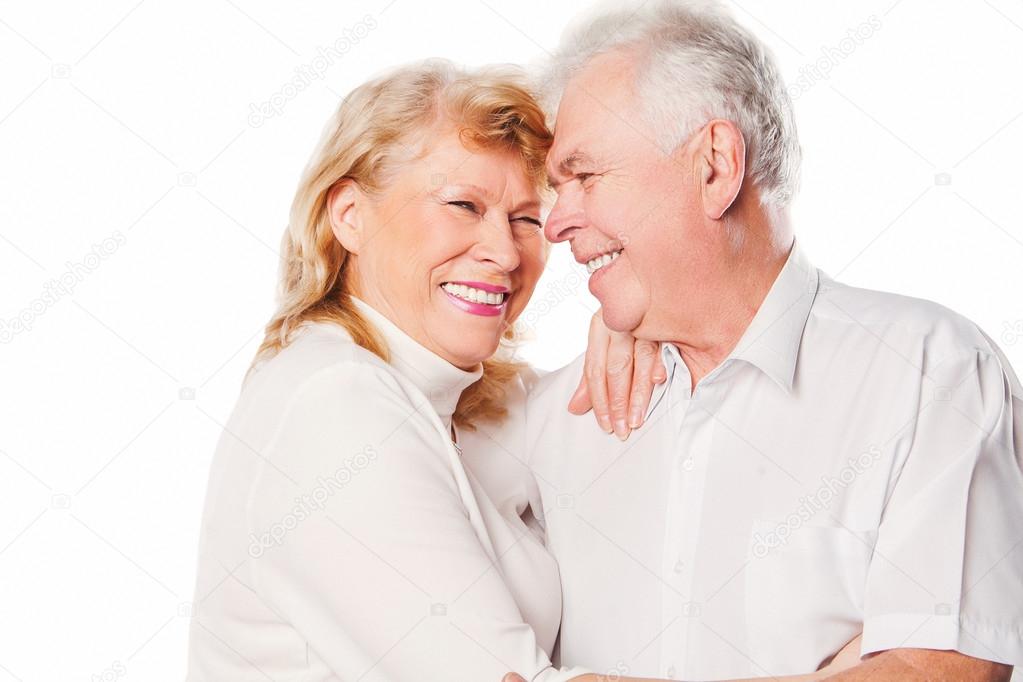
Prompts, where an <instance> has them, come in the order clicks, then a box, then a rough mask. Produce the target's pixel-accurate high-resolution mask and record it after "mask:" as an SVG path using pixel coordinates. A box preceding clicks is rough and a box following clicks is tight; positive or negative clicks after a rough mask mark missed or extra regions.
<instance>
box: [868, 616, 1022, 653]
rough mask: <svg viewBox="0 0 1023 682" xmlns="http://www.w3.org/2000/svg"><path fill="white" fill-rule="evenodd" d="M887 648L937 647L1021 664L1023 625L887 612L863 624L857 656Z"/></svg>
mask: <svg viewBox="0 0 1023 682" xmlns="http://www.w3.org/2000/svg"><path fill="white" fill-rule="evenodd" d="M888 649H940V650H951V651H958V652H959V653H961V654H966V655H967V656H972V657H973V658H979V659H982V660H985V661H994V662H996V663H1005V664H1008V665H1016V666H1023V628H1021V627H1020V626H1017V625H1012V624H1005V626H1004V627H992V626H991V625H990V624H984V623H978V622H976V621H973V620H970V619H968V618H960V617H958V616H956V615H934V614H926V613H889V614H885V615H883V616H875V617H873V618H868V619H867V620H866V621H865V622H864V624H863V644H862V646H861V649H860V655H861V656H865V655H866V654H870V653H874V652H878V651H886V650H888Z"/></svg>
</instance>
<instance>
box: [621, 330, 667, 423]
mask: <svg viewBox="0 0 1023 682" xmlns="http://www.w3.org/2000/svg"><path fill="white" fill-rule="evenodd" d="M657 350H658V345H657V344H656V343H654V342H652V341H636V342H635V347H634V349H633V352H632V356H633V358H634V360H633V370H632V394H631V396H630V397H629V428H633V429H638V428H639V427H640V426H642V425H643V418H644V417H645V415H646V410H647V407H649V406H650V397H651V396H652V395H653V393H654V384H656V383H661V382H659V381H657V374H658V373H657V367H658V366H660V367H661V370H662V371H661V372H660V374H664V372H663V369H664V364H663V363H662V362H661V358H660V353H658V352H657Z"/></svg>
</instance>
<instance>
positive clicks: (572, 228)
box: [545, 53, 706, 340]
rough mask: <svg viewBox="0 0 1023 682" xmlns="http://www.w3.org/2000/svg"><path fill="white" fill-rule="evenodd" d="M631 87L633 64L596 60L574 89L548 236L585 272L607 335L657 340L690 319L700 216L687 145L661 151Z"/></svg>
mask: <svg viewBox="0 0 1023 682" xmlns="http://www.w3.org/2000/svg"><path fill="white" fill-rule="evenodd" d="M633 82H634V79H633V69H632V65H631V58H630V57H628V56H626V55H622V54H620V53H609V54H606V55H602V56H600V57H597V58H595V59H593V60H592V61H591V62H590V63H589V64H588V65H587V66H586V67H585V69H584V70H583V71H582V72H580V73H579V74H578V75H576V76H575V77H574V78H573V79H572V80H571V81H570V82H569V84H568V87H567V88H566V89H565V92H564V95H563V97H562V100H561V104H560V107H559V109H558V115H557V121H556V124H555V138H554V146H553V147H552V149H551V152H550V154H549V155H548V159H547V167H548V170H549V173H550V177H551V184H552V185H553V186H554V187H555V189H556V190H557V192H558V199H557V202H556V203H555V205H554V207H553V208H552V209H551V213H550V215H549V216H548V219H547V223H546V228H545V234H546V236H547V239H549V240H550V241H552V242H559V241H566V240H567V241H568V242H569V243H570V244H571V247H572V254H573V255H574V256H575V259H576V260H577V261H579V262H580V263H583V264H589V265H588V267H587V269H588V271H590V272H592V274H591V275H590V280H589V289H590V292H591V293H592V294H593V295H594V296H595V297H596V298H597V299H598V300H599V301H600V303H601V305H602V306H603V315H604V322H605V324H607V325H608V327H610V328H611V329H615V330H619V331H631V332H632V333H633V334H634V335H636V336H637V337H639V338H649V339H654V340H657V339H658V335H663V334H670V333H671V332H670V330H671V329H672V328H673V327H677V325H678V321H679V320H680V319H681V320H685V319H687V318H688V315H686V314H682V315H679V313H680V312H683V311H684V310H685V309H686V308H687V307H690V306H689V302H688V301H689V297H691V296H694V295H697V294H698V292H699V289H700V281H701V272H702V268H705V267H706V265H705V264H703V265H701V263H705V259H701V254H702V253H703V252H705V251H706V248H705V244H704V239H703V238H702V233H703V212H702V208H701V203H700V193H699V183H695V182H693V181H692V175H693V168H695V167H696V166H695V162H694V161H693V159H692V155H691V154H689V153H687V152H686V148H685V145H684V146H683V147H682V148H681V149H680V150H677V151H676V152H674V153H666V152H665V151H662V149H661V148H660V146H659V143H660V140H658V135H659V134H662V133H660V131H656V130H652V129H651V126H649V125H648V124H647V123H645V122H644V121H643V120H641V116H640V102H639V100H638V97H637V95H636V94H635V93H634V91H633V85H632V84H633ZM594 259H599V260H596V261H595V260H594ZM610 259H613V260H610ZM598 264H600V265H599V267H598V268H597V269H595V270H594V267H595V266H597V265H598ZM669 338H670V337H669Z"/></svg>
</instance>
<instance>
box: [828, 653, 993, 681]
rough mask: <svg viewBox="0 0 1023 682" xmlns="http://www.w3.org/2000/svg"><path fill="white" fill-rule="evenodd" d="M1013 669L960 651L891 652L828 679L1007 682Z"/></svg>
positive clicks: (870, 658) (874, 657) (872, 657)
mask: <svg viewBox="0 0 1023 682" xmlns="http://www.w3.org/2000/svg"><path fill="white" fill-rule="evenodd" d="M1010 677H1012V666H1011V665H1005V664H1002V663H993V662H991V661H985V660H982V659H979V658H973V657H972V656H967V655H966V654H961V653H959V652H958V651H935V650H933V649H890V650H888V651H883V652H881V653H879V654H876V655H873V656H869V657H868V658H867V659H866V660H864V661H863V662H862V663H860V664H859V665H857V666H854V667H852V668H849V669H848V670H846V671H844V672H840V673H838V674H836V675H831V676H829V677H826V678H825V679H827V680H834V681H835V682H861V681H863V682H866V680H871V681H872V682H888V681H889V680H891V681H892V682H896V681H897V682H925V681H930V680H962V681H963V682H1007V681H1008V680H1009V678H1010Z"/></svg>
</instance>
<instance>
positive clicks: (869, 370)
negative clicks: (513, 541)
mask: <svg viewBox="0 0 1023 682" xmlns="http://www.w3.org/2000/svg"><path fill="white" fill-rule="evenodd" d="M661 352H662V357H663V359H664V361H665V363H666V367H667V368H668V374H669V379H668V381H667V382H666V383H665V384H664V385H662V386H661V387H658V388H657V390H655V393H654V396H653V399H652V402H651V407H650V409H649V411H648V416H647V421H646V423H645V425H644V426H643V427H642V428H641V429H640V430H638V431H636V432H634V433H633V434H632V436H631V437H630V438H629V439H628V441H626V442H624V443H621V442H619V441H618V440H617V439H615V438H613V437H612V436H608V435H607V434H605V433H603V432H602V431H600V429H599V428H598V427H597V426H596V423H595V420H594V419H593V417H592V416H591V415H589V414H587V415H584V416H580V417H575V416H572V415H570V414H568V413H567V412H566V410H565V406H566V404H567V403H568V400H569V397H570V396H571V394H572V392H573V391H574V389H575V387H576V384H577V382H578V380H579V377H580V375H581V371H582V358H579V359H577V360H576V361H575V362H573V363H572V364H571V365H569V366H568V367H565V368H563V369H561V370H559V371H557V372H554V373H551V374H548V375H546V376H545V377H543V378H542V379H541V380H540V381H539V382H538V383H536V384H535V386H534V387H533V388H532V390H531V392H530V394H529V398H528V401H527V409H526V426H527V428H526V443H525V444H524V450H523V451H522V452H521V453H514V454H516V456H518V455H520V454H521V455H522V456H523V457H524V458H527V459H528V462H529V465H530V467H531V468H532V470H533V472H534V474H535V476H536V479H537V482H538V485H539V488H540V491H541V496H542V507H543V508H542V510H535V511H534V513H535V514H536V515H537V516H538V517H541V518H542V520H543V521H544V523H545V525H546V531H547V544H548V548H549V549H550V551H551V552H552V553H553V554H554V556H555V557H556V558H557V560H558V563H559V565H560V571H561V583H562V589H563V617H562V625H561V634H560V657H561V664H563V665H585V666H587V667H588V668H590V669H593V670H596V671H599V672H603V673H609V674H614V673H615V672H618V673H621V674H623V675H633V676H645V677H668V678H676V679H722V678H736V677H745V676H760V675H767V674H771V675H782V674H789V673H803V672H808V671H811V670H814V669H816V668H817V667H818V665H819V664H821V662H822V661H824V660H825V659H826V658H827V657H828V656H830V655H831V654H833V653H834V652H835V651H837V650H838V649H840V648H841V647H842V646H843V645H844V644H845V643H846V642H847V641H849V640H850V639H852V638H853V637H854V636H856V635H857V634H858V633H859V632H860V631H861V630H862V632H863V649H862V651H863V653H864V654H866V653H869V652H873V651H880V650H884V649H890V648H897V647H924V648H933V649H955V650H958V651H961V652H963V653H966V654H969V655H971V656H976V657H979V658H984V659H988V660H995V661H1002V662H1008V663H1013V664H1016V665H1023V473H1021V469H1023V459H1021V458H1023V455H1021V453H1023V416H1021V415H1023V404H1021V396H1023V392H1021V389H1020V385H1019V382H1018V380H1017V379H1016V377H1015V375H1014V374H1013V372H1012V369H1011V368H1010V366H1009V364H1008V362H1007V361H1006V359H1005V357H1004V356H1003V355H1002V353H1001V352H1000V350H999V349H998V348H997V347H996V346H995V344H994V343H993V342H992V341H991V340H990V339H989V338H988V337H986V336H985V335H984V334H983V333H982V332H981V331H980V330H979V329H978V328H977V327H976V325H974V324H973V323H971V322H969V321H968V320H966V319H964V318H962V317H961V316H959V315H957V314H955V313H953V312H951V311H949V310H947V309H945V308H942V307H941V306H938V305H936V304H934V303H930V302H927V301H922V300H917V299H911V298H906V297H902V296H897V295H894V294H889V293H882V292H876V291H868V290H864V289H858V288H853V287H849V286H845V285H842V284H839V283H837V282H835V281H833V280H831V279H830V278H828V277H827V276H826V275H824V274H823V273H821V272H820V271H818V270H817V269H816V268H815V267H813V266H812V265H811V264H810V263H809V262H808V261H807V259H806V258H805V256H804V255H803V254H802V253H801V252H800V251H799V249H798V246H797V247H794V249H793V251H792V254H791V255H790V257H789V259H788V261H787V263H786V265H785V267H784V268H783V270H782V271H781V273H780V274H779V276H778V278H777V279H776V281H775V283H774V285H773V287H772V288H771V290H770V292H769V294H768V295H767V297H766V299H765V300H764V302H763V304H762V305H761V307H760V309H759V311H758V312H757V314H756V316H755V318H754V319H753V321H752V323H751V324H750V326H749V328H748V329H747V330H746V332H745V334H744V335H743V337H742V338H741V340H740V342H739V344H738V345H737V347H736V349H735V350H734V351H733V352H732V353H731V354H730V356H729V357H728V359H727V360H725V361H724V362H723V363H722V364H721V365H720V366H719V367H717V368H716V369H715V370H714V371H712V372H711V373H710V374H708V375H707V376H706V377H704V378H703V379H702V380H701V381H700V382H699V384H698V385H697V386H696V389H695V390H694V391H690V387H691V378H690V374H689V372H688V370H687V368H686V366H685V364H684V363H683V362H682V361H681V358H680V356H679V354H678V349H677V348H676V347H675V346H674V345H673V344H668V343H665V344H662V345H661ZM513 450H514V446H513V445H509V444H507V443H503V444H501V446H500V447H497V446H495V447H494V448H493V454H494V456H495V457H502V456H503V457H507V456H509V453H512V452H513Z"/></svg>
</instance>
